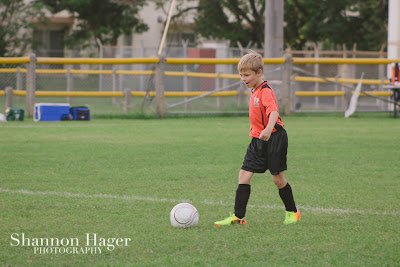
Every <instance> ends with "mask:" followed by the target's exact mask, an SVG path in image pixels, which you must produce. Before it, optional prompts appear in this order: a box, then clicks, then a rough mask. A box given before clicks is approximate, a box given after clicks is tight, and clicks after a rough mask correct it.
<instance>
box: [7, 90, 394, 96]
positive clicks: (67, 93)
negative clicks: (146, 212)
mask: <svg viewBox="0 0 400 267" xmlns="http://www.w3.org/2000/svg"><path fill="white" fill-rule="evenodd" d="M208 93H209V91H192V92H180V91H169V92H165V94H164V95H165V96H166V97H195V96H200V95H204V94H208ZM352 93H353V92H352ZM365 93H366V94H368V95H373V96H383V97H389V96H391V95H392V94H393V92H390V91H379V92H377V91H365ZM244 94H245V95H247V91H245V92H244ZM366 94H363V93H361V94H360V96H367V95H366ZM0 95H4V91H0ZM13 95H16V96H26V91H19V90H13ZM35 95H36V96H38V97H39V96H42V97H44V96H46V97H123V96H124V93H123V92H111V91H108V92H93V91H36V92H35ZM145 95H146V92H143V91H132V92H131V96H134V97H144V96H145ZM149 95H150V96H155V95H156V94H155V92H150V93H149ZM237 95H238V92H237V91H236V90H230V91H222V92H215V93H213V94H210V95H209V96H212V97H217V96H237ZM296 96H297V97H315V96H321V97H333V96H344V92H343V91H297V92H296Z"/></svg>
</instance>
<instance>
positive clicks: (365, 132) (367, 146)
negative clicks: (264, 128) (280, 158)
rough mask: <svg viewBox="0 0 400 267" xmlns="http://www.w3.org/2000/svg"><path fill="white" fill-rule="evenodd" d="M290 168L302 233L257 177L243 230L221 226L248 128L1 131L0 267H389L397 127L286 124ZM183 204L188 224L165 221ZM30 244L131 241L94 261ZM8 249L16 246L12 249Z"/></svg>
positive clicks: (114, 124)
mask: <svg viewBox="0 0 400 267" xmlns="http://www.w3.org/2000/svg"><path fill="white" fill-rule="evenodd" d="M283 121H284V123H285V124H286V126H285V128H286V129H287V131H288V135H289V152H288V171H287V172H286V178H287V179H288V181H289V182H290V184H291V185H292V188H293V191H294V196H295V200H296V204H297V205H298V206H299V207H300V209H301V211H302V218H301V220H300V221H299V223H297V224H295V225H290V226H284V225H283V223H282V222H283V219H284V210H283V204H282V202H281V200H280V198H279V195H278V191H277V189H276V188H275V186H274V184H273V182H272V180H271V177H270V174H269V173H267V174H257V175H255V176H254V178H253V180H252V193H251V197H250V201H249V205H250V206H249V208H248V211H247V214H246V218H247V221H248V225H247V226H245V227H241V226H232V227H227V228H218V227H215V226H214V225H213V222H214V221H216V220H220V219H222V218H224V217H225V216H227V215H228V212H229V211H232V209H233V203H234V197H235V190H236V187H237V175H238V171H239V169H240V167H241V164H242V161H243V156H244V154H245V151H246V148H247V145H248V143H249V141H250V138H249V137H248V131H249V122H248V118H247V117H245V116H243V117H203V118H167V119H164V120H159V119H149V120H100V119H93V120H92V121H90V122H47V123H46V122H40V123H34V122H31V121H30V120H25V121H24V122H8V123H4V124H0V135H1V139H0V145H1V150H0V158H1V177H0V210H1V216H0V233H1V236H0V262H1V264H2V265H6V266H8V265H9V266H25V265H30V266H53V265H70V266H90V265H100V266H110V265H111V266H127V265H136V266H238V265H247V266H269V265H279V266H281V265H282V266H326V265H335V266H350V265H351V266H353V265H356V266H357V265H358V266H395V265H398V264H399V260H400V249H399V242H400V220H399V216H400V208H399V203H400V187H399V185H400V164H399V159H400V143H399V142H400V139H399V136H400V119H393V118H392V117H391V116H390V115H388V114H358V115H356V117H354V118H350V119H344V118H342V114H337V115H336V114H333V115H294V116H290V117H284V118H283ZM184 201H185V202H186V201H187V202H191V203H192V204H193V205H195V206H196V207H197V209H198V211H199V214H200V221H199V225H198V226H197V227H195V228H190V229H181V228H173V227H172V226H171V225H170V222H169V212H170V210H171V209H172V207H173V206H174V205H175V204H177V203H179V202H184ZM13 233H18V234H22V233H24V234H25V236H26V237H29V238H51V237H52V238H59V239H62V238H77V239H78V240H79V241H80V246H81V247H84V246H85V242H86V234H87V233H97V235H98V237H104V238H113V237H115V238H118V237H119V238H131V240H132V241H131V242H129V245H128V246H120V247H117V248H115V249H114V250H112V251H108V250H107V249H106V248H105V247H103V249H102V253H101V254H92V255H86V254H80V255H77V254H67V253H64V254H35V253H34V248H33V247H28V246H11V243H12V239H11V235H12V234H13ZM14 244H15V243H14Z"/></svg>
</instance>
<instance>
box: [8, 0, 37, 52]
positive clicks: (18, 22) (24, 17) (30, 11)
mask: <svg viewBox="0 0 400 267" xmlns="http://www.w3.org/2000/svg"><path fill="white" fill-rule="evenodd" d="M40 14H41V13H40V11H39V10H38V9H37V8H36V7H35V6H33V5H30V4H24V1H23V0H0V57H5V56H6V57H15V56H22V55H24V53H25V52H26V49H27V48H28V47H29V45H30V44H31V43H32V31H31V30H32V29H33V28H34V24H33V23H32V21H33V19H34V18H37V17H38V16H39V17H40Z"/></svg>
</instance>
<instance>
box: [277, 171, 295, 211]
mask: <svg viewBox="0 0 400 267" xmlns="http://www.w3.org/2000/svg"><path fill="white" fill-rule="evenodd" d="M272 179H273V181H274V184H275V185H276V186H277V187H278V189H279V196H280V197H281V199H282V202H283V204H284V205H285V208H286V211H294V212H297V208H296V204H295V202H294V198H293V192H292V188H291V186H290V184H289V183H288V182H287V181H286V179H285V175H284V172H280V173H279V174H278V175H272Z"/></svg>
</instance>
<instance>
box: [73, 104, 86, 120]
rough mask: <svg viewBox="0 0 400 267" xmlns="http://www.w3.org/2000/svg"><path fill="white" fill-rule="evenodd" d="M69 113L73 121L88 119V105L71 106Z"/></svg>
mask: <svg viewBox="0 0 400 267" xmlns="http://www.w3.org/2000/svg"><path fill="white" fill-rule="evenodd" d="M70 114H71V115H72V120H74V121H90V110H89V108H88V107H71V109H70Z"/></svg>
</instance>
